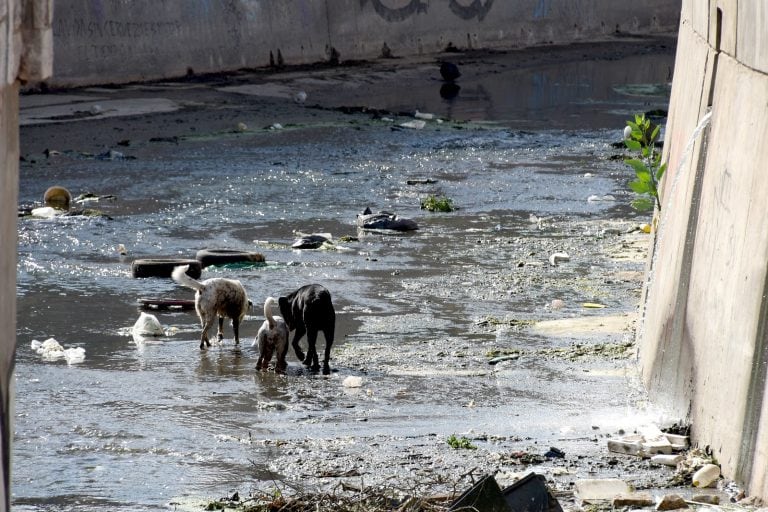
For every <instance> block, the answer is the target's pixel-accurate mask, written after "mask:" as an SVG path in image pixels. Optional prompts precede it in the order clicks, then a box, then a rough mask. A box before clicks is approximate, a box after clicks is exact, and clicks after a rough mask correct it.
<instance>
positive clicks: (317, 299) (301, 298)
mask: <svg viewBox="0 0 768 512" xmlns="http://www.w3.org/2000/svg"><path fill="white" fill-rule="evenodd" d="M277 303H278V305H279V306H280V314H281V315H282V317H283V319H284V320H285V323H286V324H288V328H289V329H290V330H292V331H293V330H296V334H294V335H293V341H292V342H291V344H292V345H293V349H294V350H295V351H296V357H298V358H299V360H300V361H303V362H304V364H305V365H306V366H309V367H310V368H311V369H312V370H313V371H317V370H319V369H320V362H319V361H318V357H317V350H316V349H315V343H316V342H317V333H318V332H319V331H323V335H324V336H325V359H324V360H323V375H328V374H330V373H331V367H330V366H329V365H328V360H329V359H330V358H331V345H333V333H334V330H335V329H336V311H334V309H333V303H332V302H331V293H330V292H329V291H328V290H327V289H326V288H325V287H323V286H321V285H319V284H308V285H306V286H302V287H301V288H299V289H298V290H296V291H295V292H293V293H290V294H288V295H287V296H285V297H280V298H279V299H278V300H277ZM305 333H306V335H307V342H308V343H309V347H308V350H307V356H306V358H305V357H304V353H303V352H302V351H301V347H299V340H300V339H301V337H302V336H304V334H305Z"/></svg>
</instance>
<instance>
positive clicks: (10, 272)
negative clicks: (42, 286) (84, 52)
mask: <svg viewBox="0 0 768 512" xmlns="http://www.w3.org/2000/svg"><path fill="white" fill-rule="evenodd" d="M52 8H53V0H0V477H1V478H2V486H1V487H0V511H2V512H4V511H7V510H10V508H11V506H10V502H11V490H10V487H11V485H10V484H11V439H12V436H13V428H12V420H13V400H14V396H13V367H14V358H15V352H16V233H17V228H16V219H17V204H18V189H19V186H18V185H19V82H20V81H25V82H28V81H34V80H42V79H44V78H47V77H48V76H50V74H51V70H52V63H53V47H52V38H53V36H52V30H51V22H52Z"/></svg>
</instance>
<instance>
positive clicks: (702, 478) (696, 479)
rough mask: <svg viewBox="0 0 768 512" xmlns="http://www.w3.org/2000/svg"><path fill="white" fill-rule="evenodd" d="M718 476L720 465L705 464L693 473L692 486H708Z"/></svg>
mask: <svg viewBox="0 0 768 512" xmlns="http://www.w3.org/2000/svg"><path fill="white" fill-rule="evenodd" d="M718 478H720V466H718V465H716V464H705V465H703V466H702V467H701V468H700V469H699V470H698V471H696V472H695V473H694V474H693V486H694V487H709V486H710V485H712V484H713V483H715V482H716V481H717V479H718Z"/></svg>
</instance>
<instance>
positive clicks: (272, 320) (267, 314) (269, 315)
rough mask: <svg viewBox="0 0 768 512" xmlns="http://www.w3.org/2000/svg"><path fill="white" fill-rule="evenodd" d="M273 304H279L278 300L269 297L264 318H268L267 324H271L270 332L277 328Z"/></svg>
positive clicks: (265, 302)
mask: <svg viewBox="0 0 768 512" xmlns="http://www.w3.org/2000/svg"><path fill="white" fill-rule="evenodd" d="M272 304H275V305H276V304H277V300H275V298H274V297H267V298H266V300H265V301H264V316H265V317H266V318H267V322H268V323H269V330H272V329H274V328H275V318H274V317H273V316H272V308H271V306H272Z"/></svg>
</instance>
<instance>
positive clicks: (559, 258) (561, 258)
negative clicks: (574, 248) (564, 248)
mask: <svg viewBox="0 0 768 512" xmlns="http://www.w3.org/2000/svg"><path fill="white" fill-rule="evenodd" d="M566 261H571V257H570V256H568V253H567V252H556V253H554V254H552V255H551V256H550V257H549V264H550V265H552V266H553V267H554V266H557V264H558V263H560V262H566Z"/></svg>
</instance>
